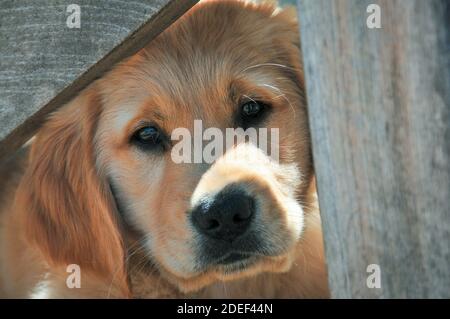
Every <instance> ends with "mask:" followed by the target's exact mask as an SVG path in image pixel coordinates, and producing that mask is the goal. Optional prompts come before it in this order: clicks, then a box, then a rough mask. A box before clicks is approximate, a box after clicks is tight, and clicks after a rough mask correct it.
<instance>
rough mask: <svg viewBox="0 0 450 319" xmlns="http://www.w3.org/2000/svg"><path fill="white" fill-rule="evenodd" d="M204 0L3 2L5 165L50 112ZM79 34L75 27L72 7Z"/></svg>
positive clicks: (0, 116)
mask: <svg viewBox="0 0 450 319" xmlns="http://www.w3.org/2000/svg"><path fill="white" fill-rule="evenodd" d="M197 1H198V0H133V1H127V0H79V1H72V0H71V1H63V0H2V1H1V2H0V159H1V158H2V157H6V156H7V155H8V154H10V153H12V152H13V151H14V150H15V149H17V148H18V147H20V146H21V145H22V144H23V143H24V142H25V141H26V140H27V139H29V138H30V137H31V136H32V135H33V134H34V133H35V131H36V130H37V129H38V127H39V126H40V124H41V123H42V122H43V120H44V119H45V117H46V115H47V114H48V113H49V112H52V111H53V110H55V109H56V108H57V107H58V106H60V105H62V104H64V103H66V102H68V101H69V100H70V99H71V98H73V97H74V96H75V95H76V94H77V92H79V91H80V90H81V89H82V88H84V87H85V86H87V85H88V84H89V83H91V82H92V81H93V80H95V79H96V78H97V77H99V76H101V74H102V73H103V72H105V71H106V70H108V69H109V68H110V67H111V66H112V65H113V64H114V63H117V62H118V61H120V60H122V59H123V58H125V57H127V56H130V55H132V54H133V53H135V52H137V51H138V50H139V49H141V48H142V47H143V46H144V45H145V44H146V43H148V42H149V41H150V40H151V39H153V38H154V37H156V36H157V35H158V34H159V33H161V32H162V31H163V30H164V29H165V28H167V27H168V26H169V25H170V24H171V23H172V22H174V21H175V20H176V19H177V18H178V17H180V16H181V15H182V14H183V13H185V12H186V11H187V10H188V9H189V8H191V7H192V6H193V5H194V4H195V3H196V2H197ZM73 3H75V4H77V5H79V7H80V13H81V15H80V22H81V24H80V28H69V27H68V26H67V24H66V20H67V17H69V16H70V14H71V13H72V12H73V11H70V10H69V12H67V7H68V6H69V5H70V4H73Z"/></svg>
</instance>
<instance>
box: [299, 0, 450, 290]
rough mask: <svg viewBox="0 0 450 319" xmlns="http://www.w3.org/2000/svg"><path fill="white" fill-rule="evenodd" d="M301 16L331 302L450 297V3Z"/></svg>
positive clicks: (391, 0)
mask: <svg viewBox="0 0 450 319" xmlns="http://www.w3.org/2000/svg"><path fill="white" fill-rule="evenodd" d="M371 3H376V4H378V5H379V6H380V8H381V26H382V28H381V29H368V28H367V27H366V19H367V17H368V15H369V14H368V13H366V8H367V6H368V5H369V4H371ZM298 12H299V18H300V24H301V27H300V31H301V38H302V39H301V43H302V50H303V59H304V66H305V76H306V86H307V94H308V101H309V117H310V126H311V130H312V139H313V154H314V161H315V169H316V175H317V183H318V192H319V201H320V207H321V214H322V219H323V228H324V236H325V248H326V254H327V260H328V268H329V282H330V287H331V290H332V295H333V296H334V297H338V298H347V297H356V298H367V297H373V298H405V297H437V298H442V297H447V298H448V297H450V2H449V1H446V0H427V1H423V0H380V1H375V0H368V1H366V0H335V1H329V0H298ZM369 264H378V265H379V266H380V268H381V288H380V289H377V288H372V289H369V288H368V287H367V285H366V279H367V276H368V275H369V274H368V273H367V272H366V268H367V266H368V265H369Z"/></svg>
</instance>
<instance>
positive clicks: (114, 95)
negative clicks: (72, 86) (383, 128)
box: [18, 1, 313, 291]
mask: <svg viewBox="0 0 450 319" xmlns="http://www.w3.org/2000/svg"><path fill="white" fill-rule="evenodd" d="M294 15H295V14H292V12H289V11H286V10H284V11H278V10H277V9H276V8H275V7H273V6H272V5H255V4H246V3H243V2H238V1H217V2H205V3H202V4H199V5H198V6H196V7H194V8H193V9H192V10H191V11H189V12H188V13H187V14H186V15H185V16H184V17H182V18H181V19H180V20H179V21H177V22H176V23H175V24H174V25H172V26H171V27H170V28H169V29H168V30H167V31H165V32H164V33H163V34H161V35H160V36H159V37H158V38H156V39H155V40H154V41H152V42H151V43H150V44H149V45H148V46H147V47H146V48H145V49H144V50H142V51H141V52H139V53H138V54H137V55H135V56H133V57H131V58H130V59H128V60H127V61H125V62H123V63H121V64H120V65H118V66H116V67H115V68H114V69H113V70H112V71H111V72H109V73H108V74H107V75H105V76H104V77H103V78H102V79H100V80H98V81H96V82H95V83H94V84H93V85H91V86H90V87H89V88H87V89H86V90H85V91H84V92H83V93H82V94H80V95H79V96H78V97H77V98H76V99H75V100H74V101H72V102H71V103H69V104H68V105H66V106H65V107H63V108H62V109H61V110H59V111H58V112H56V113H55V114H54V115H53V116H52V118H51V119H50V120H49V121H48V122H47V123H46V125H45V126H44V127H43V129H42V130H41V131H40V133H39V134H38V136H37V139H36V141H35V143H34V146H33V151H32V157H31V161H30V167H29V168H28V171H27V177H26V178H24V182H23V183H22V186H21V191H20V192H19V197H18V201H19V202H22V203H27V204H26V207H25V211H26V214H25V216H26V217H25V218H26V223H27V225H28V228H27V232H28V236H29V238H30V239H31V240H32V241H33V242H34V243H36V244H37V245H38V246H39V247H40V248H41V251H42V252H43V253H44V254H45V255H46V256H47V257H48V260H49V262H53V263H60V264H61V263H62V264H64V263H66V264H73V263H75V264H79V265H80V266H81V268H82V269H83V267H84V268H85V269H89V270H91V271H95V272H97V273H100V274H108V275H109V276H112V275H111V274H114V276H116V278H119V277H120V276H122V277H125V276H126V274H125V271H126V270H125V267H124V266H123V265H124V263H125V259H126V255H127V247H126V246H127V244H126V241H124V233H125V232H126V231H125V230H126V229H130V230H132V233H133V234H137V237H138V240H137V241H135V242H134V245H135V246H134V247H135V248H136V247H138V246H139V247H140V249H142V250H144V251H145V254H146V255H147V258H148V259H149V260H150V261H151V262H152V263H153V264H154V265H156V266H157V267H158V268H159V270H160V271H161V273H162V274H163V276H165V277H166V278H167V279H168V280H170V281H171V282H173V283H175V284H177V285H178V287H179V288H180V289H181V290H182V291H192V290H196V289H199V288H201V287H204V286H205V285H208V284H210V283H212V282H214V281H218V280H230V279H236V278H241V277H246V276H249V275H254V274H257V273H260V272H264V271H272V272H281V271H286V270H287V269H289V267H290V266H291V263H292V259H293V256H294V250H295V247H296V244H297V243H298V241H299V239H300V238H301V234H302V230H303V228H304V209H305V208H304V207H303V206H302V200H305V201H306V197H305V196H306V192H307V189H308V186H309V184H310V181H311V179H312V174H313V173H312V160H311V151H310V144H309V134H308V125H307V114H306V105H305V99H304V89H303V78H302V71H301V65H300V60H299V59H300V45H299V39H298V34H297V25H296V22H295V19H294V17H293V16H294ZM198 121H201V126H202V129H203V130H204V131H202V132H201V133H202V134H203V132H205V135H201V136H203V139H201V137H200V139H201V140H195V139H198V136H197V135H198V132H195V130H196V127H195V126H196V125H197V124H198V123H200V122H198ZM180 128H183V130H184V131H183V130H182V131H179V130H178V132H187V133H189V134H190V137H191V139H189V140H188V141H187V142H186V140H183V141H181V138H180V135H179V134H178V135H177V134H173V133H174V132H176V131H177V129H180ZM227 128H243V129H248V128H254V129H257V130H259V129H262V128H266V129H267V131H266V133H267V135H268V136H269V137H270V136H272V135H271V132H275V133H277V134H278V135H277V136H276V137H273V136H272V139H270V142H269V143H268V145H269V147H268V152H271V151H272V152H274V151H276V152H277V154H278V160H276V159H274V158H273V157H270V156H269V155H268V154H267V153H265V152H263V151H261V149H260V148H258V147H256V146H255V145H253V144H252V143H249V142H248V143H238V142H236V141H233V142H232V143H231V144H233V146H232V147H229V148H227V147H223V149H222V151H223V152H222V153H223V155H222V153H221V152H220V151H221V150H220V147H219V148H218V149H216V150H215V151H214V152H213V153H214V155H215V161H214V163H210V162H209V161H207V160H205V159H204V158H201V159H200V160H198V158H197V159H196V158H195V157H196V156H198V154H200V156H202V154H205V152H204V150H205V148H207V147H208V146H207V144H208V141H207V140H208V139H210V140H212V135H217V136H219V135H220V133H224V134H223V136H224V138H225V137H226V134H225V132H226V130H227ZM208 129H209V133H206V132H207V131H208ZM271 129H273V131H271ZM261 131H262V130H259V131H258V132H261ZM196 134H197V135H196ZM208 134H209V135H208ZM174 135H177V136H175V137H177V138H178V140H174V139H173V137H174ZM217 136H216V140H217V141H218V140H220V138H217ZM171 137H172V138H171ZM184 138H186V136H184ZM264 138H265V137H264V136H263V137H262V139H264ZM228 142H229V141H226V143H227V145H228ZM260 142H261V140H260ZM191 146H192V148H190V147H191ZM199 147H200V153H199ZM186 152H187V153H186ZM181 153H182V154H181ZM180 154H181V156H182V158H183V159H184V160H181V161H180V160H179V158H178V159H175V158H174V157H176V156H178V155H180ZM189 159H191V160H192V163H190V162H189ZM30 205H31V206H30ZM30 207H31V208H30ZM121 221H123V222H121ZM129 252H131V253H133V249H130V250H129Z"/></svg>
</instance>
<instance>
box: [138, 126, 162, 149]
mask: <svg viewBox="0 0 450 319" xmlns="http://www.w3.org/2000/svg"><path fill="white" fill-rule="evenodd" d="M132 140H133V141H135V142H137V143H139V144H141V145H149V146H151V145H158V144H160V143H161V134H160V132H159V130H158V129H157V128H156V127H154V126H145V127H142V128H140V129H139V130H137V131H136V132H135V133H134V135H133V138H132Z"/></svg>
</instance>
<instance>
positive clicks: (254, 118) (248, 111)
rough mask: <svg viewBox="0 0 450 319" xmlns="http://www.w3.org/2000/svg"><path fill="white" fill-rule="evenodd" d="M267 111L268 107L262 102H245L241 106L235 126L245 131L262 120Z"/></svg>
mask: <svg viewBox="0 0 450 319" xmlns="http://www.w3.org/2000/svg"><path fill="white" fill-rule="evenodd" d="M268 109H269V106H268V105H267V104H265V103H263V102H260V101H255V100H251V101H247V102H245V103H243V104H241V107H240V116H239V118H238V120H237V124H238V125H239V126H240V127H243V128H245V129H246V128H248V127H251V126H253V125H256V124H257V123H259V122H260V121H262V120H263V118H264V117H265V115H266V113H267V111H268Z"/></svg>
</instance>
